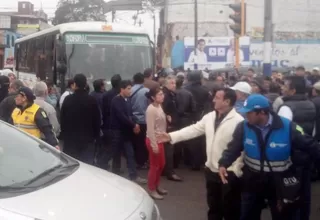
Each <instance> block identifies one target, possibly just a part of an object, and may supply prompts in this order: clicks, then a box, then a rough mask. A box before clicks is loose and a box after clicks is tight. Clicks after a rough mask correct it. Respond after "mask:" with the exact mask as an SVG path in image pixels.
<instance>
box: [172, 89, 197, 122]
mask: <svg viewBox="0 0 320 220" xmlns="http://www.w3.org/2000/svg"><path fill="white" fill-rule="evenodd" d="M176 94H177V102H178V104H177V108H178V114H179V117H180V127H185V126H188V125H190V124H192V123H193V122H194V121H195V118H194V114H195V113H196V103H195V101H194V98H193V95H192V94H191V92H190V91H188V90H186V89H184V88H181V89H177V90H176Z"/></svg>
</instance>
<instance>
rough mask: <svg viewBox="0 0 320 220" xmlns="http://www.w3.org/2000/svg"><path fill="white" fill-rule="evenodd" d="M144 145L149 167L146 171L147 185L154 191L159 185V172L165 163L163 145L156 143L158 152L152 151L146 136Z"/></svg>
mask: <svg viewBox="0 0 320 220" xmlns="http://www.w3.org/2000/svg"><path fill="white" fill-rule="evenodd" d="M146 145H147V149H148V152H149V161H150V168H149V173H148V187H149V190H150V191H155V190H156V189H157V188H158V187H159V183H160V178H161V173H162V170H163V168H164V165H165V163H166V160H165V154H164V147H163V144H162V143H158V148H159V153H158V154H155V153H153V151H152V147H151V143H150V140H149V138H146Z"/></svg>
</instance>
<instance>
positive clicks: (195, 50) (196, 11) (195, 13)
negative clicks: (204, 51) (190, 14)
mask: <svg viewBox="0 0 320 220" xmlns="http://www.w3.org/2000/svg"><path fill="white" fill-rule="evenodd" d="M197 46H198V0H194V56H195V58H196V59H195V62H194V69H195V70H197V69H198V63H197V62H198V58H197Z"/></svg>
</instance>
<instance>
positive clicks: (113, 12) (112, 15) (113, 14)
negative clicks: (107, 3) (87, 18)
mask: <svg viewBox="0 0 320 220" xmlns="http://www.w3.org/2000/svg"><path fill="white" fill-rule="evenodd" d="M115 17H116V11H114V10H113V11H112V12H111V21H112V23H113V22H114V19H115Z"/></svg>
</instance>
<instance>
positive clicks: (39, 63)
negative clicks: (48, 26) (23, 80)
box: [35, 37, 46, 80]
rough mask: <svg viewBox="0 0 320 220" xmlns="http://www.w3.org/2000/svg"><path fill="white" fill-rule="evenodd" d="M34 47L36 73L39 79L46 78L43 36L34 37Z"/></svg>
mask: <svg viewBox="0 0 320 220" xmlns="http://www.w3.org/2000/svg"><path fill="white" fill-rule="evenodd" d="M36 48H37V54H36V56H35V57H36V62H35V65H36V66H35V67H36V75H37V77H39V78H40V79H41V80H46V56H45V53H44V51H45V38H44V37H42V38H40V37H39V38H37V39H36Z"/></svg>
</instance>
